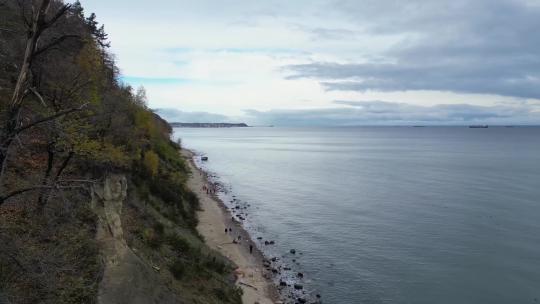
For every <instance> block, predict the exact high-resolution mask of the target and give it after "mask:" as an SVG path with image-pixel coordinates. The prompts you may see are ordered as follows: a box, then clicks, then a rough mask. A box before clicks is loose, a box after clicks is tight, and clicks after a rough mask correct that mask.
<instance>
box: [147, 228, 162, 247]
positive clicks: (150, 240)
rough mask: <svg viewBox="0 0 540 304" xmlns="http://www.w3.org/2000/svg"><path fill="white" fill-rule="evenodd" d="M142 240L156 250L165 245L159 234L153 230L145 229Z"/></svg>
mask: <svg viewBox="0 0 540 304" xmlns="http://www.w3.org/2000/svg"><path fill="white" fill-rule="evenodd" d="M142 238H143V241H144V242H145V243H146V244H148V246H150V247H151V248H154V249H156V248H159V247H161V244H162V243H163V240H162V239H161V236H160V235H159V234H157V233H156V232H155V231H154V229H152V228H146V229H144V230H143V233H142Z"/></svg>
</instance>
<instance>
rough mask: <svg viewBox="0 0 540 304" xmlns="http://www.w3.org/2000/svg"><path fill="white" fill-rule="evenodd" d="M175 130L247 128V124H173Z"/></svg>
mask: <svg viewBox="0 0 540 304" xmlns="http://www.w3.org/2000/svg"><path fill="white" fill-rule="evenodd" d="M170 125H171V126H172V127H173V128H246V127H249V126H248V125H247V124H245V123H243V122H242V123H224V122H171V123H170Z"/></svg>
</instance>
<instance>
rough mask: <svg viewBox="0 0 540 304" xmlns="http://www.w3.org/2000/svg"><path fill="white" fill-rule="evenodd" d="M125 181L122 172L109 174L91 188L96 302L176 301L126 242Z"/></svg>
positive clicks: (107, 303)
mask: <svg viewBox="0 0 540 304" xmlns="http://www.w3.org/2000/svg"><path fill="white" fill-rule="evenodd" d="M127 193H128V183H127V179H126V176H125V175H122V174H109V175H107V176H106V177H105V179H104V180H103V182H102V183H100V184H96V185H94V186H93V188H92V202H91V206H92V209H93V210H94V212H95V213H96V214H97V216H98V229H97V236H96V238H97V241H98V243H99V245H100V248H101V254H102V258H103V264H104V271H103V278H102V280H101V282H100V284H99V291H98V299H97V302H98V303H99V304H123V303H126V304H128V303H130V304H131V303H134V304H139V303H140V304H146V303H179V302H180V301H179V300H178V299H177V298H176V297H175V295H174V294H173V293H171V292H170V290H168V288H167V286H166V284H164V282H163V280H162V278H160V277H159V274H157V273H156V272H155V271H154V270H153V269H152V267H151V266H150V265H149V264H148V263H147V262H145V261H144V260H142V259H141V258H140V257H139V256H137V255H136V254H135V253H134V252H133V250H132V249H131V248H129V246H128V245H127V243H126V240H125V238H124V231H123V229H122V209H123V207H124V204H125V203H126V198H127Z"/></svg>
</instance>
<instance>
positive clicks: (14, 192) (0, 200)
mask: <svg viewBox="0 0 540 304" xmlns="http://www.w3.org/2000/svg"><path fill="white" fill-rule="evenodd" d="M43 188H48V189H50V188H52V186H34V187H28V188H22V189H18V190H15V191H12V192H10V193H8V194H6V195H4V196H0V205H2V204H3V203H4V202H5V201H6V200H7V199H9V198H12V197H14V196H17V195H20V194H23V193H26V192H29V191H35V190H38V189H43Z"/></svg>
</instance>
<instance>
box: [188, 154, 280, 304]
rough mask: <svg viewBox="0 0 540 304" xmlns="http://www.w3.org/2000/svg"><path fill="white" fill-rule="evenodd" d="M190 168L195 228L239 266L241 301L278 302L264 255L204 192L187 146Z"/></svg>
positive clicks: (250, 303)
mask: <svg viewBox="0 0 540 304" xmlns="http://www.w3.org/2000/svg"><path fill="white" fill-rule="evenodd" d="M182 153H183V155H184V157H186V158H187V160H188V162H187V163H188V164H189V166H190V169H191V172H192V174H191V177H190V178H189V181H188V186H189V188H190V189H191V190H192V191H193V192H195V193H196V194H197V196H198V197H199V200H200V203H201V209H202V210H201V211H200V212H199V214H198V216H199V225H198V226H197V230H198V231H199V233H200V234H201V235H202V236H204V239H205V241H206V243H207V244H208V246H210V247H211V248H213V249H215V250H217V251H219V252H220V253H221V254H223V255H224V256H226V257H227V258H229V259H230V260H231V261H232V262H233V263H234V264H236V265H237V266H238V269H237V270H236V273H237V274H238V280H237V282H236V284H237V285H238V286H239V287H240V288H242V290H243V292H244V293H243V296H242V302H243V303H244V304H253V303H260V304H273V303H276V302H277V299H278V294H277V291H276V288H275V286H274V285H273V283H272V282H271V281H270V280H269V279H267V278H265V276H266V277H269V274H266V275H265V271H266V270H264V268H263V266H262V259H263V256H262V254H261V252H260V251H258V250H257V249H256V246H255V243H253V241H252V240H251V239H250V237H249V235H248V233H247V232H246V231H245V230H244V229H243V228H242V226H241V224H240V223H238V222H233V221H232V219H231V214H230V213H229V212H228V211H227V210H226V208H225V205H224V204H223V202H221V201H220V200H219V199H218V198H217V197H215V196H212V195H210V194H207V193H206V191H205V190H203V186H204V185H208V180H207V178H206V174H205V173H204V172H202V171H201V170H200V169H199V168H197V166H195V164H194V163H193V156H194V154H193V153H192V152H191V151H189V150H182ZM225 228H232V232H231V233H225ZM239 235H241V236H242V238H241V242H240V244H234V243H233V238H237V237H238V236H239ZM249 244H252V245H253V253H251V254H250V252H249Z"/></svg>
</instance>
